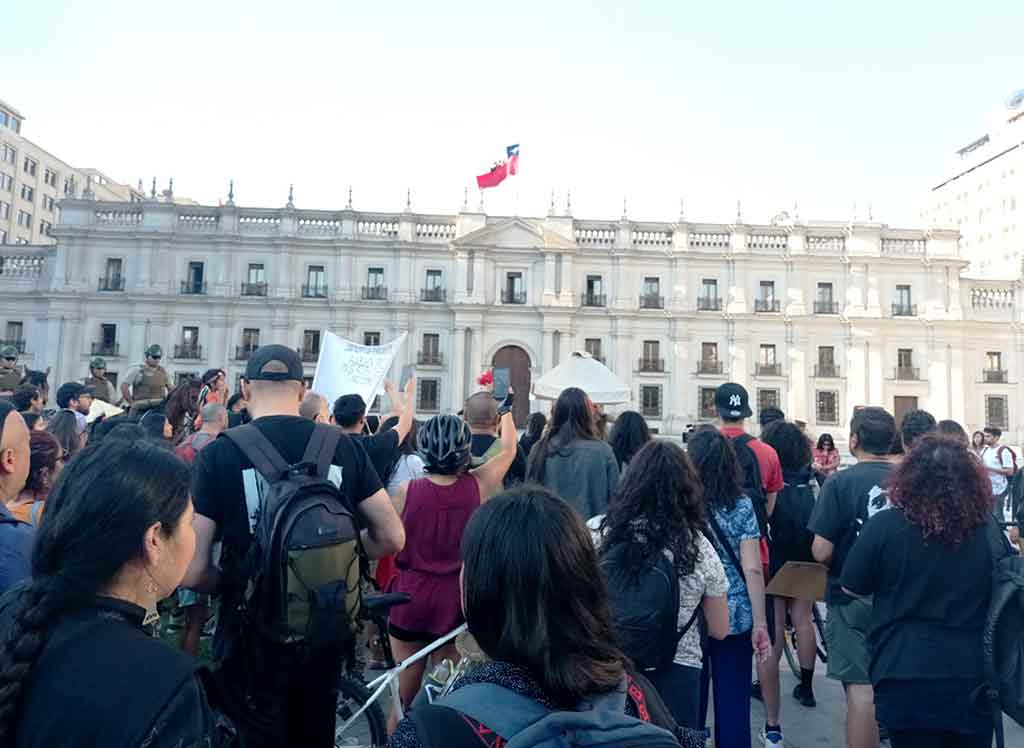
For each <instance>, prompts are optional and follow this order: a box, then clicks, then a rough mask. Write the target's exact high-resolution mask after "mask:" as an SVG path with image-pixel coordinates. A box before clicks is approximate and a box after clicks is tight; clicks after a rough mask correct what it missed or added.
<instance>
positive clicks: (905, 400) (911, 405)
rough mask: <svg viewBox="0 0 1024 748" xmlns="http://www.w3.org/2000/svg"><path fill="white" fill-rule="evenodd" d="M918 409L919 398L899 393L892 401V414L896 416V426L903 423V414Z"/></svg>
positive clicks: (898, 426)
mask: <svg viewBox="0 0 1024 748" xmlns="http://www.w3.org/2000/svg"><path fill="white" fill-rule="evenodd" d="M911 410H917V398H916V397H910V396H909V395H897V396H896V397H894V398H893V401H892V414H893V416H894V417H895V418H896V428H900V427H901V426H902V425H903V416H905V415H906V414H907V411H911Z"/></svg>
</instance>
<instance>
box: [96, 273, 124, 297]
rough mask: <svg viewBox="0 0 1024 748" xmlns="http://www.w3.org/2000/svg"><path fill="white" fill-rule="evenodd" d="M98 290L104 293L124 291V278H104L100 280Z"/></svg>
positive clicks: (121, 276)
mask: <svg viewBox="0 0 1024 748" xmlns="http://www.w3.org/2000/svg"><path fill="white" fill-rule="evenodd" d="M98 290H99V291H102V292H104V293H106V292H118V291H124V276H123V275H112V276H110V277H106V276H104V277H102V278H100V282H99V284H98Z"/></svg>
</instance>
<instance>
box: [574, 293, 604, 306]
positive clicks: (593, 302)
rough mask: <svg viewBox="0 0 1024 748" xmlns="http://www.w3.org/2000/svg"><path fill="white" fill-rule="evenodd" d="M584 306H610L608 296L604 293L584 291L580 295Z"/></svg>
mask: <svg viewBox="0 0 1024 748" xmlns="http://www.w3.org/2000/svg"><path fill="white" fill-rule="evenodd" d="M580 303H581V304H582V305H583V306H597V307H601V306H608V296H607V295H606V294H603V293H584V294H582V295H581V296H580Z"/></svg>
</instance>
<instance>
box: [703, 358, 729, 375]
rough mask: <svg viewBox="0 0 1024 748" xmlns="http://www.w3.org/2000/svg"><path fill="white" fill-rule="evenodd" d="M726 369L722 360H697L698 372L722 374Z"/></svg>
mask: <svg viewBox="0 0 1024 748" xmlns="http://www.w3.org/2000/svg"><path fill="white" fill-rule="evenodd" d="M723 371H724V367H723V366H722V362H721V361H713V360H711V359H700V360H699V361H698V362H697V373H698V374H721V373H722V372H723Z"/></svg>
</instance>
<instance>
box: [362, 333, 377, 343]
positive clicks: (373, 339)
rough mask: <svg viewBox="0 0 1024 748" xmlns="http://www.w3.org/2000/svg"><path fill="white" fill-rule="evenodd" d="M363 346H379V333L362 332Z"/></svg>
mask: <svg viewBox="0 0 1024 748" xmlns="http://www.w3.org/2000/svg"><path fill="white" fill-rule="evenodd" d="M363 345H380V333H379V332H364V333H363Z"/></svg>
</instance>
